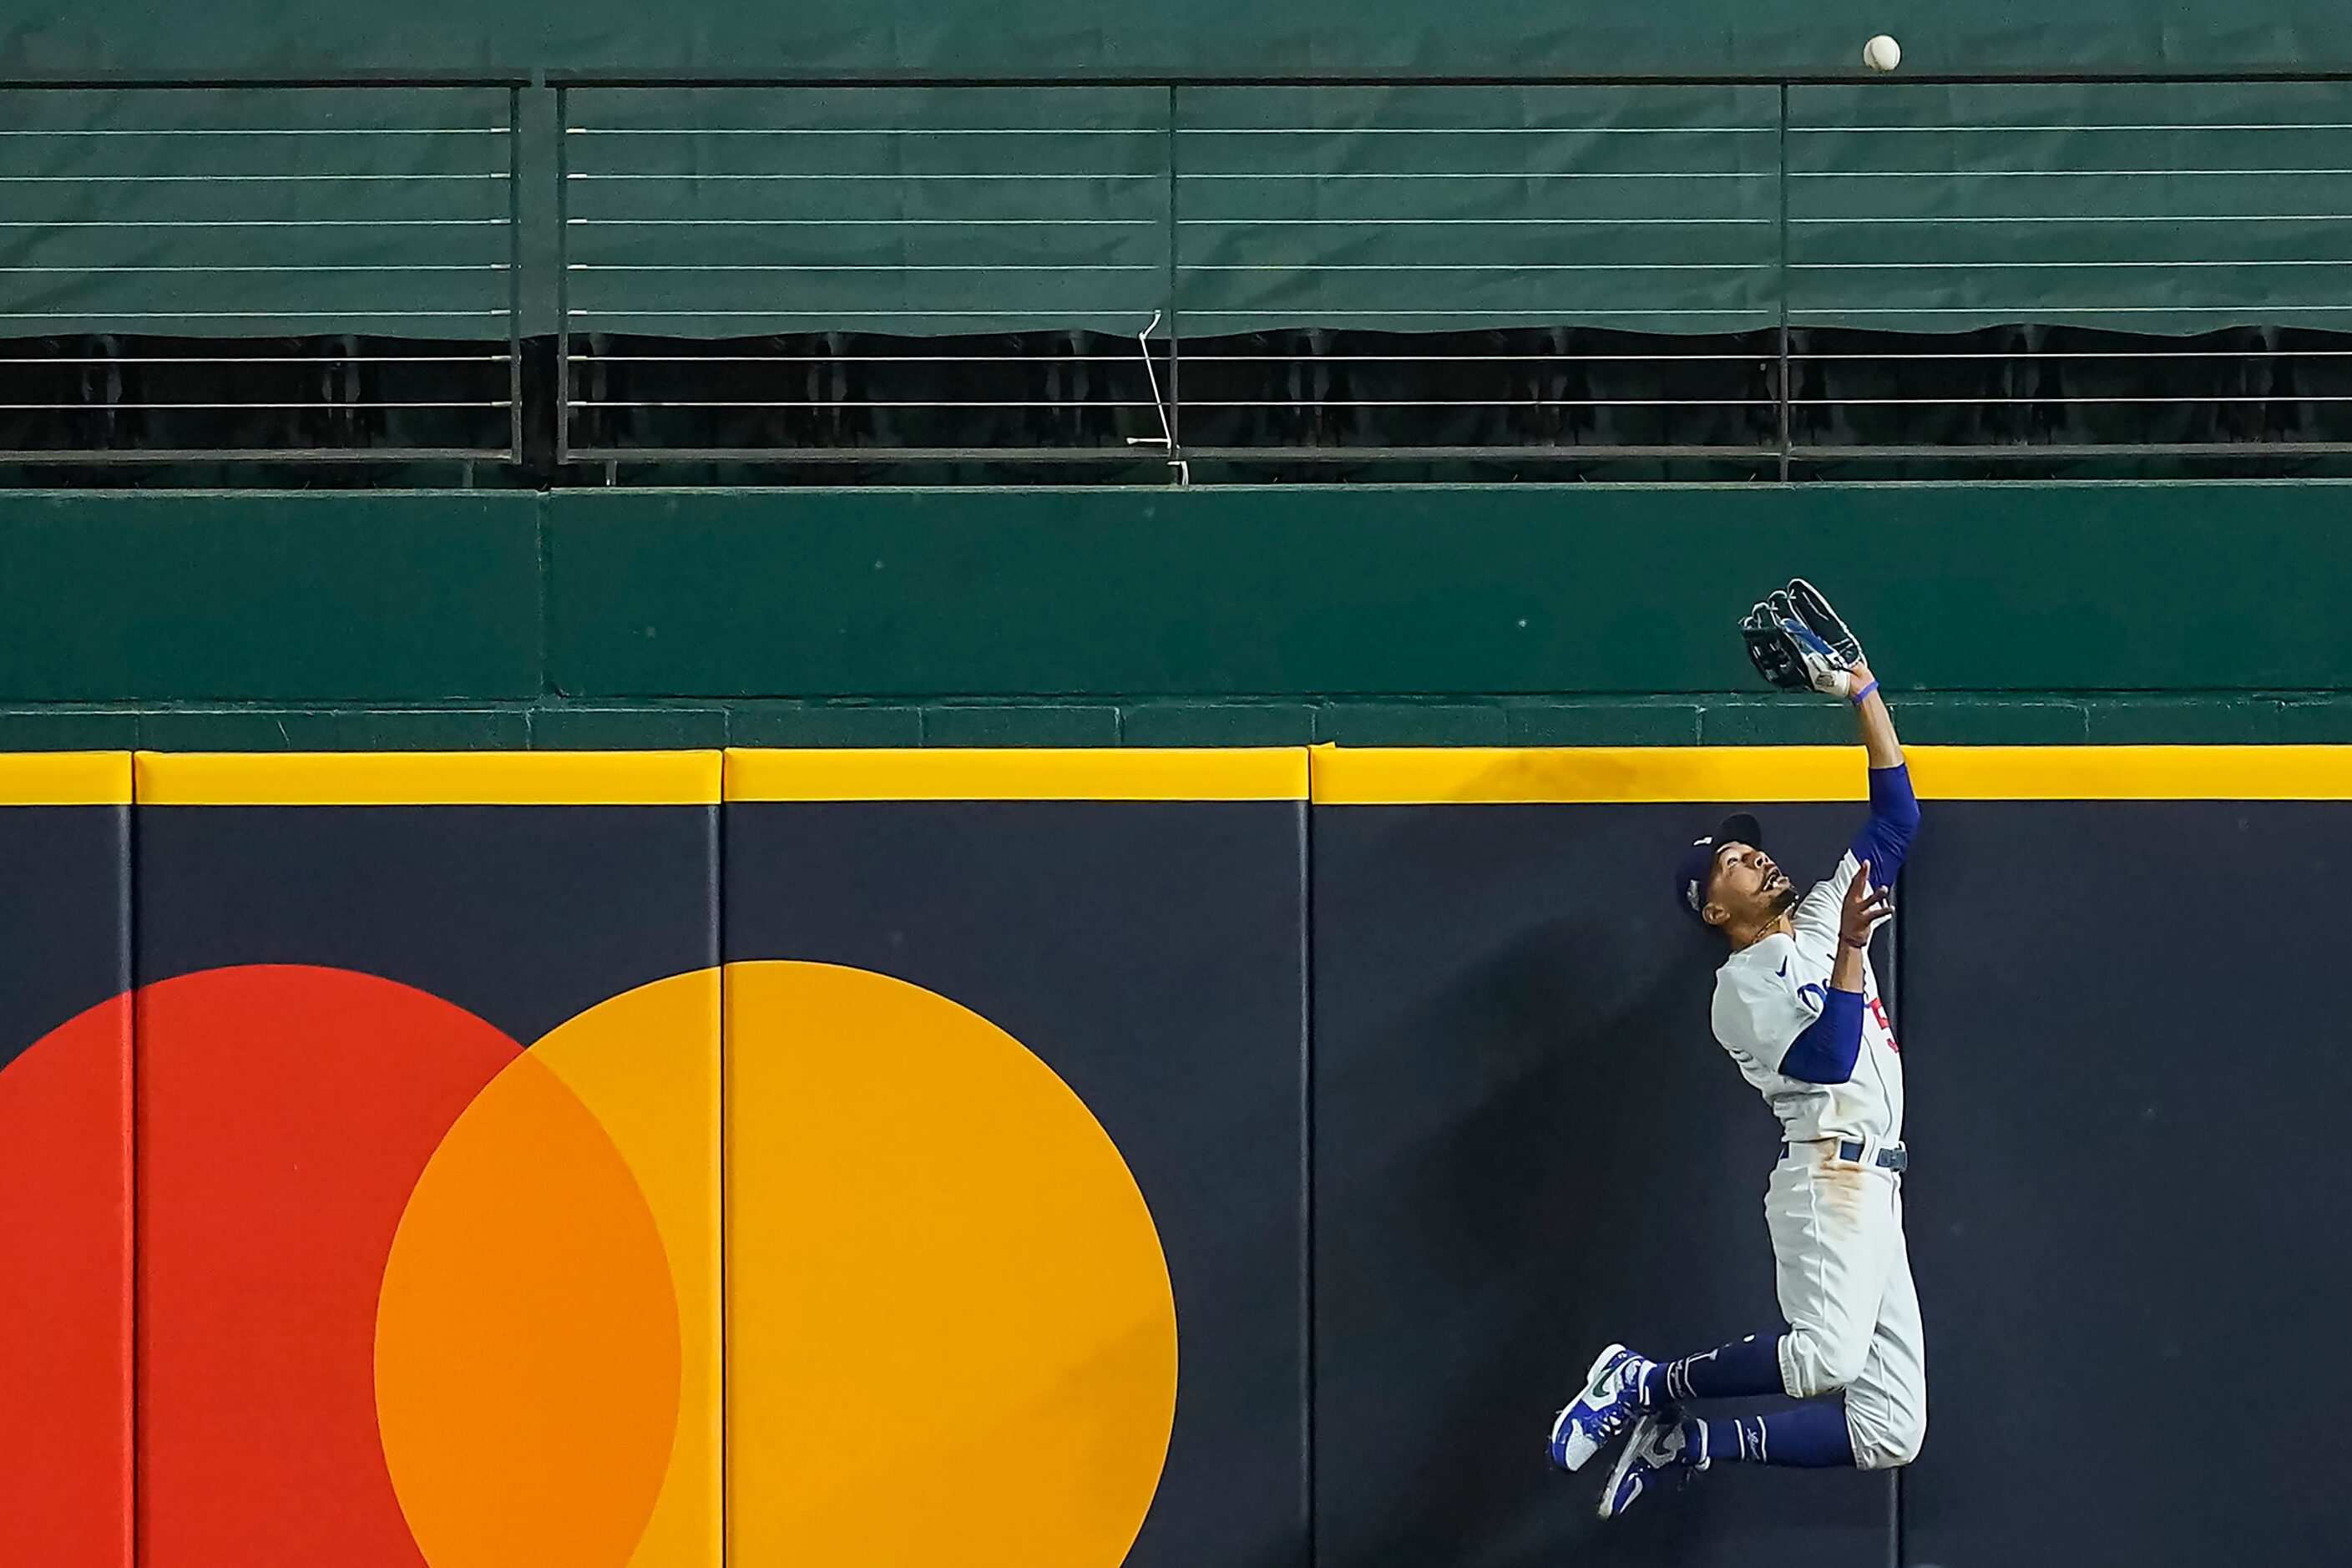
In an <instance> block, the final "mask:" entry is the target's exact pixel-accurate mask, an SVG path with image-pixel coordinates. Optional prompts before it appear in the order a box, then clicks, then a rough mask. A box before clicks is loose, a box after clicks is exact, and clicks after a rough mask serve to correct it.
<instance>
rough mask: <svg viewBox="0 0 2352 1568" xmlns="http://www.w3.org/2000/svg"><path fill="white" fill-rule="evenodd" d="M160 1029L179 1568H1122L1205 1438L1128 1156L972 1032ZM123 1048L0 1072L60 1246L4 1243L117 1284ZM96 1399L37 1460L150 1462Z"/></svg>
mask: <svg viewBox="0 0 2352 1568" xmlns="http://www.w3.org/2000/svg"><path fill="white" fill-rule="evenodd" d="M132 1008H133V1010H135V1016H136V1020H137V1037H138V1045H137V1049H136V1053H135V1085H136V1097H135V1105H136V1111H135V1117H134V1128H135V1131H134V1140H135V1150H136V1155H135V1169H136V1171H137V1181H136V1183H135V1188H134V1193H135V1237H136V1244H135V1247H134V1248H133V1252H132V1265H133V1268H134V1270H135V1275H136V1282H137V1283H136V1297H135V1299H136V1302H137V1321H136V1329H135V1333H134V1336H133V1338H134V1342H135V1349H134V1352H133V1365H132V1379H133V1385H134V1387H135V1390H136V1396H135V1401H134V1405H135V1422H134V1423H133V1430H134V1437H135V1453H136V1476H137V1496H138V1507H137V1519H138V1526H137V1528H138V1531H139V1535H140V1542H141V1551H142V1555H143V1557H144V1558H145V1560H148V1561H152V1562H154V1563H334V1564H338V1565H339V1568H377V1565H384V1568H393V1565H397V1568H417V1565H419V1564H425V1565H429V1568H532V1565H539V1564H545V1565H548V1568H559V1565H560V1568H672V1565H676V1568H712V1565H715V1564H716V1563H719V1561H721V1555H722V1550H723V1552H725V1555H726V1558H727V1560H729V1561H732V1562H736V1563H747V1564H751V1563H787V1562H797V1563H813V1564H824V1565H827V1568H835V1565H851V1564H901V1563H904V1564H914V1563H926V1564H928V1563H936V1562H940V1561H949V1560H952V1561H957V1562H961V1563H982V1564H1000V1563H1001V1564H1005V1565H1007V1568H1010V1565H1013V1564H1020V1565H1023V1568H1098V1565H1099V1568H1108V1565H1109V1564H1114V1563H1118V1562H1119V1561H1120V1560H1121V1559H1123V1558H1124V1557H1125V1555H1126V1554H1127V1552H1128V1549H1129V1547H1130V1546H1131V1545H1132V1543H1133V1542H1134V1540H1135V1537H1136V1534H1137V1531H1139V1529H1140V1527H1141V1525H1142V1521H1143V1518H1144V1515H1145V1513H1146V1512H1147V1510H1149V1508H1150V1502H1151V1499H1152V1495H1153V1492H1154V1490H1155V1489H1156V1488H1157V1486H1158V1484H1159V1479H1160V1469H1161V1466H1162V1464H1163V1462H1164V1460H1165V1458H1166V1455H1167V1449H1168V1441H1169V1435H1170V1431H1171V1425H1172V1422H1173V1418H1174V1412H1175V1397H1176V1375H1177V1372H1176V1369H1177V1351H1176V1318H1175V1305H1174V1300H1173V1294H1172V1291H1171V1286H1170V1281H1169V1276H1168V1268H1167V1262H1166V1258H1165V1257H1164V1255H1163V1253H1162V1250H1161V1247H1160V1239H1159V1236H1158V1233H1157V1231H1156V1230H1155V1228H1154V1226H1153V1224H1152V1219H1151V1215H1150V1210H1149V1208H1148V1207H1147V1206H1146V1205H1145V1202H1144V1198H1143V1195H1142V1194H1141V1192H1140V1191H1139V1188H1138V1187H1137V1184H1136V1183H1135V1180H1134V1177H1133V1176H1132V1174H1131V1173H1129V1170H1128V1167H1127V1165H1126V1163H1125V1162H1124V1160H1123V1159H1122V1158H1121V1157H1120V1154H1119V1152H1118V1149H1117V1147H1116V1146H1115V1145H1114V1144H1113V1143H1112V1142H1111V1140H1110V1138H1109V1136H1108V1134H1107V1133H1106V1132H1105V1131H1103V1129H1102V1127H1101V1126H1100V1124H1099V1123H1098V1122H1097V1121H1096V1120H1095V1118H1094V1116H1093V1115H1092V1114H1091V1113H1090V1112H1089V1111H1088V1110H1087V1107H1086V1106H1085V1104H1084V1103H1083V1102H1082V1101H1081V1100H1079V1099H1078V1097H1077V1096H1076V1094H1075V1093H1073V1092H1072V1091H1071V1089H1069V1088H1068V1087H1067V1086H1066V1085H1065V1084H1064V1083H1063V1082H1062V1081H1061V1079H1058V1078H1057V1077H1056V1076H1055V1074H1054V1072H1053V1071H1052V1070H1051V1069H1050V1068H1047V1067H1046V1066H1045V1063H1044V1062H1042V1061H1041V1060H1040V1059H1039V1058H1037V1057H1036V1056H1035V1055H1034V1054H1033V1053H1031V1052H1030V1051H1029V1050H1028V1049H1027V1048H1026V1047H1024V1046H1023V1045H1022V1044H1021V1043H1020V1042H1019V1041H1017V1040H1015V1039H1014V1038H1013V1037H1011V1036H1010V1035H1008V1034H1006V1033H1005V1032H1004V1031H1003V1030H1002V1029H1000V1028H998V1027H997V1026H994V1025H993V1024H992V1023H990V1022H989V1021H988V1020H987V1019H985V1018H982V1017H981V1016H978V1015H977V1014H975V1013H972V1012H971V1011H970V1010H968V1009H966V1008H964V1007H961V1006H960V1005H957V1004H956V1003H954V1002H952V1001H950V1000H948V999H946V998H944V997H941V996H939V995H937V994H932V993H930V992H928V991H925V990H923V989H921V988H919V987H917V986H914V985H911V984H907V983H905V982H903V981H899V980H897V979H893V978H890V977H887V976H885V975H880V974H876V973H868V972H866V971H862V970H856V969H848V968H843V967H838V966H835V965H827V964H817V963H781V962H779V963H737V964H729V965H726V966H724V967H723V968H714V969H707V970H702V971H698V972H696V973H686V974H679V975H675V976H672V977H670V978H668V979H665V980H661V981H658V982H656V983H654V984H648V985H645V986H642V987H640V988H638V989H636V990H633V991H629V992H627V993H625V994H621V995H618V996H614V997H613V998H611V999H609V1000H607V1001H605V1002H603V1003H601V1004H599V1005H596V1006H594V1007H592V1008H590V1009H589V1010H588V1011H586V1012H584V1013H582V1014H580V1015H579V1016H575V1017H573V1018H572V1019H571V1020H569V1021H568V1022H566V1023H564V1024H562V1026H559V1027H557V1028H556V1029H554V1030H552V1031H551V1032H550V1033H549V1034H548V1035H546V1036H545V1037H543V1038H541V1039H539V1040H535V1041H529V1042H522V1041H517V1040H514V1039H511V1038H509V1037H507V1036H505V1035H503V1034H501V1033H500V1032H499V1030H497V1029H495V1028H493V1027H492V1026H490V1025H488V1023H486V1022H484V1021H483V1020H482V1019H480V1018H478V1017H476V1016H473V1015H472V1014H470V1013H468V1012H467V1011H466V1010H464V1009H463V1008H460V1007H457V1006H456V1005H452V1004H451V1003H448V1002H446V1001H445V1000H442V999H441V998H439V997H436V996H434V995H431V994H426V993H425V992H422V991H419V990H416V989H415V988H413V987H410V986H406V985H403V984H397V983H395V982H393V981H390V980H386V979H383V978H380V977H377V976H373V975H368V974H362V973H352V972H348V971H342V970H330V969H320V968H310V967H299V966H287V965H260V966H250V967H240V968H233V969H223V970H215V971H209V972H205V973H194V974H186V975H182V976H179V977H176V978H173V979H170V980H165V981H161V982H158V983H156V984H152V985H149V986H146V987H144V988H142V990H140V991H139V992H138V993H137V994H136V995H135V997H134V998H133V999H132ZM722 1013H723V1016H724V1018H725V1026H724V1035H725V1045H724V1049H723V1050H722V1048H721V1033H722V1029H721V1017H722ZM125 1016H126V1010H125V1009H124V1007H123V1006H122V1005H121V1002H120V1001H118V1002H116V1003H112V1004H109V1005H106V1006H104V1007H101V1008H98V1009H94V1010H92V1011H91V1012H90V1013H88V1014H85V1015H83V1016H81V1017H79V1018H78V1019H76V1020H74V1021H73V1022H71V1023H68V1024H67V1025H66V1026H63V1027H61V1028H59V1029H58V1030H57V1031H56V1032H55V1033H53V1034H51V1035H50V1036H48V1037H47V1038H45V1039H44V1040H42V1041H41V1042H40V1043H38V1044H37V1045H36V1046H35V1047H33V1048H32V1049H30V1050H29V1051H27V1052H26V1053H25V1055H23V1056H22V1057H20V1058H17V1059H16V1061H15V1062H14V1063H12V1064H10V1065H9V1067H8V1068H6V1069H5V1071H0V1150H5V1151H7V1152H6V1153H5V1156H0V1201H5V1203H6V1204H7V1205H9V1206H10V1211H11V1212H12V1213H16V1214H18V1215H40V1214H43V1213H49V1214H51V1215H54V1219H53V1221H52V1222H51V1225H52V1228H53V1229H54V1231H55V1233H56V1234H54V1235H43V1234H38V1232H39V1227H40V1222H38V1221H34V1222H30V1230H29V1231H28V1230H27V1229H26V1226H19V1227H18V1230H19V1234H18V1236H17V1237H16V1240H15V1241H13V1242H12V1243H11V1245H12V1246H14V1247H16V1248H17V1249H18V1251H19V1252H20V1254H23V1255H25V1256H32V1255H34V1254H39V1255H42V1256H45V1257H48V1258H52V1259H53V1260H55V1261H54V1263H53V1267H54V1268H58V1269H64V1268H69V1267H79V1268H90V1267H98V1265H95V1264H92V1263H90V1262H89V1258H90V1257H91V1249H90V1248H89V1246H88V1228H89V1226H88V1221H89V1209H88V1207H87V1205H84V1206H83V1207H80V1208H76V1207H74V1206H73V1205H71V1204H68V1203H62V1202H61V1201H60V1198H59V1194H63V1193H67V1192H69V1191H72V1190H77V1188H78V1189H79V1190H82V1191H89V1190H93V1184H99V1185H100V1186H103V1185H104V1184H105V1183H106V1182H109V1181H110V1182H111V1183H112V1185H111V1187H110V1188H107V1189H106V1190H110V1191H113V1192H115V1193H118V1194H119V1191H120V1185H121V1182H120V1175H119V1169H120V1166H119V1162H120V1159H121V1150H120V1148H119V1147H117V1148H115V1149H114V1150H112V1151H111V1152H109V1151H105V1150H92V1149H88V1148H83V1147H80V1146H79V1143H78V1142H77V1141H76V1140H74V1139H71V1138H67V1137H63V1136H61V1135H60V1130H62V1129H68V1128H73V1127H87V1126H92V1125H100V1124H106V1123H109V1121H110V1124H111V1125H114V1126H120V1125H121V1100H122V1058H123V1042H124V1040H125V1038H126V1033H125ZM109 1158H112V1159H113V1160H115V1161H116V1162H117V1165H116V1166H115V1167H114V1170H115V1173H114V1174H112V1175H111V1176H110V1175H109V1174H108V1166H107V1160H108V1159H109ZM27 1237H29V1239H27ZM74 1259H80V1260H82V1261H80V1262H79V1263H76V1262H74V1261H73V1260H74ZM114 1267H118V1268H119V1258H118V1259H117V1261H116V1264H115V1265H114ZM53 1277H55V1276H53ZM85 1299H86V1297H84V1296H80V1295H77V1294H76V1293H75V1292H74V1291H71V1290H66V1289H60V1290H58V1291H56V1292H44V1291H42V1290H39V1289H11V1290H7V1291H5V1293H0V1334H5V1335H7V1336H9V1337H11V1338H12V1339H15V1340H16V1342H19V1343H24V1342H28V1341H27V1340H26V1338H25V1336H39V1335H42V1334H45V1333H54V1334H57V1335H59V1336H61V1337H62V1336H66V1335H67V1334H68V1331H69V1328H70V1327H71V1326H70V1325H68V1324H66V1323H64V1322H62V1321H45V1317H44V1314H45V1313H46V1314H50V1315H52V1316H54V1315H56V1314H58V1313H61V1312H63V1311H65V1310H67V1309H66V1308H65V1307H64V1306H61V1305H58V1303H59V1302H68V1301H75V1300H85ZM79 1332H80V1336H81V1338H82V1339H83V1340H84V1341H87V1340H88V1338H89V1332H88V1327H87V1324H86V1323H84V1324H82V1325H80V1326H79ZM29 1342H40V1341H39V1340H37V1339H34V1340H31V1341H29ZM105 1373H106V1369H105V1368H102V1367H100V1368H94V1369H93V1368H76V1367H74V1366H70V1365H60V1366H51V1367H46V1368H45V1369H44V1370H43V1371H42V1373H41V1374H40V1376H38V1377H37V1378H35V1379H33V1380H32V1381H31V1382H30V1383H29V1384H28V1385H27V1396H28V1397H31V1398H33V1399H34V1400H35V1401H36V1402H37V1403H38V1402H40V1401H47V1404H48V1405H49V1406H50V1407H49V1408H46V1409H45V1408H26V1409H12V1410H11V1411H10V1413H9V1415H10V1421H11V1423H12V1424H14V1425H16V1426H18V1427H19V1429H20V1430H34V1431H41V1432H44V1433H47V1434H48V1440H52V1441H58V1442H66V1443H74V1442H91V1443H96V1442H100V1441H111V1442H113V1443H115V1444H117V1445H118V1446H119V1445H120V1443H121V1428H122V1425H123V1421H122V1415H121V1411H120V1410H116V1411H113V1412H108V1411H105V1410H103V1409H93V1408H92V1401H91V1398H90V1391H91V1390H92V1389H93V1388H104V1387H107V1386H113V1387H116V1388H119V1387H120V1381H119V1379H120V1373H119V1369H118V1370H117V1372H116V1373H115V1376H116V1378H117V1381H116V1382H115V1383H114V1384H107V1383H106V1381H105V1375H104V1374H105ZM109 1434H112V1436H109ZM101 1501H102V1500H101ZM73 1504H74V1500H62V1499H61V1500H58V1506H59V1507H67V1506H73Z"/></svg>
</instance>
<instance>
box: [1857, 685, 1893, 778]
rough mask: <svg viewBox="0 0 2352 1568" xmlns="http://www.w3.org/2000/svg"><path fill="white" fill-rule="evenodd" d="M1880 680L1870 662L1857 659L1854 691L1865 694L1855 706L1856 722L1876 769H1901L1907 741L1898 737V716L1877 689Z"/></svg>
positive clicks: (1863, 743)
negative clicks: (1902, 740)
mask: <svg viewBox="0 0 2352 1568" xmlns="http://www.w3.org/2000/svg"><path fill="white" fill-rule="evenodd" d="M1877 685H1878V678H1877V677H1876V676H1874V675H1873V674H1871V673H1870V661H1869V660H1868V659H1866V658H1864V659H1856V660H1855V661H1854V665H1853V689H1854V690H1856V691H1858V692H1862V693H1864V696H1863V697H1862V699H1861V700H1859V701H1856V702H1855V703H1854V705H1853V719H1854V723H1855V724H1856V725H1857V726H1858V727H1859V728H1860V729H1861V731H1862V745H1863V749H1864V751H1866V752H1869V753H1870V765H1871V766H1872V767H1874V768H1899V767H1901V766H1902V765H1903V742H1900V741H1898V740H1896V739H1895V715H1894V714H1892V713H1890V712H1888V711H1887V710H1886V700H1885V698H1883V697H1881V696H1880V695H1879V694H1878V691H1877V689H1876V688H1877Z"/></svg>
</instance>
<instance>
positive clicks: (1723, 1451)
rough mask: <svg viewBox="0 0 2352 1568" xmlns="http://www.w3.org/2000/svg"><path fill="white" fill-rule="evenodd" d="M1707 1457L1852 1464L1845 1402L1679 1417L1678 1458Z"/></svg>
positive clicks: (1688, 1461) (1808, 1465) (1693, 1461)
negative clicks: (1723, 1417) (1715, 1417)
mask: <svg viewBox="0 0 2352 1568" xmlns="http://www.w3.org/2000/svg"><path fill="white" fill-rule="evenodd" d="M1709 1459H1726V1460H1735V1459H1744V1460H1746V1461H1747V1462H1748V1463H1749V1464H1751V1465H1790V1466H1796V1467H1800V1468H1805V1469H1815V1470H1822V1469H1833V1468H1834V1469H1852V1468H1853V1434H1852V1433H1850V1432H1848V1431H1847V1430H1846V1425H1845V1406H1844V1405H1843V1404H1841V1403H1840V1402H1838V1401H1836V1400H1833V1399H1832V1400H1823V1401H1821V1402H1820V1403H1817V1404H1813V1405H1798V1406H1797V1407H1796V1408H1795V1409H1794V1410H1783V1411H1780V1413H1779V1414H1777V1415H1738V1416H1734V1417H1733V1418H1732V1419H1730V1420H1728V1421H1685V1422H1684V1423H1683V1455H1682V1462H1683V1463H1684V1464H1685V1465H1699V1464H1704V1463H1706V1461H1707V1460H1709Z"/></svg>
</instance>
